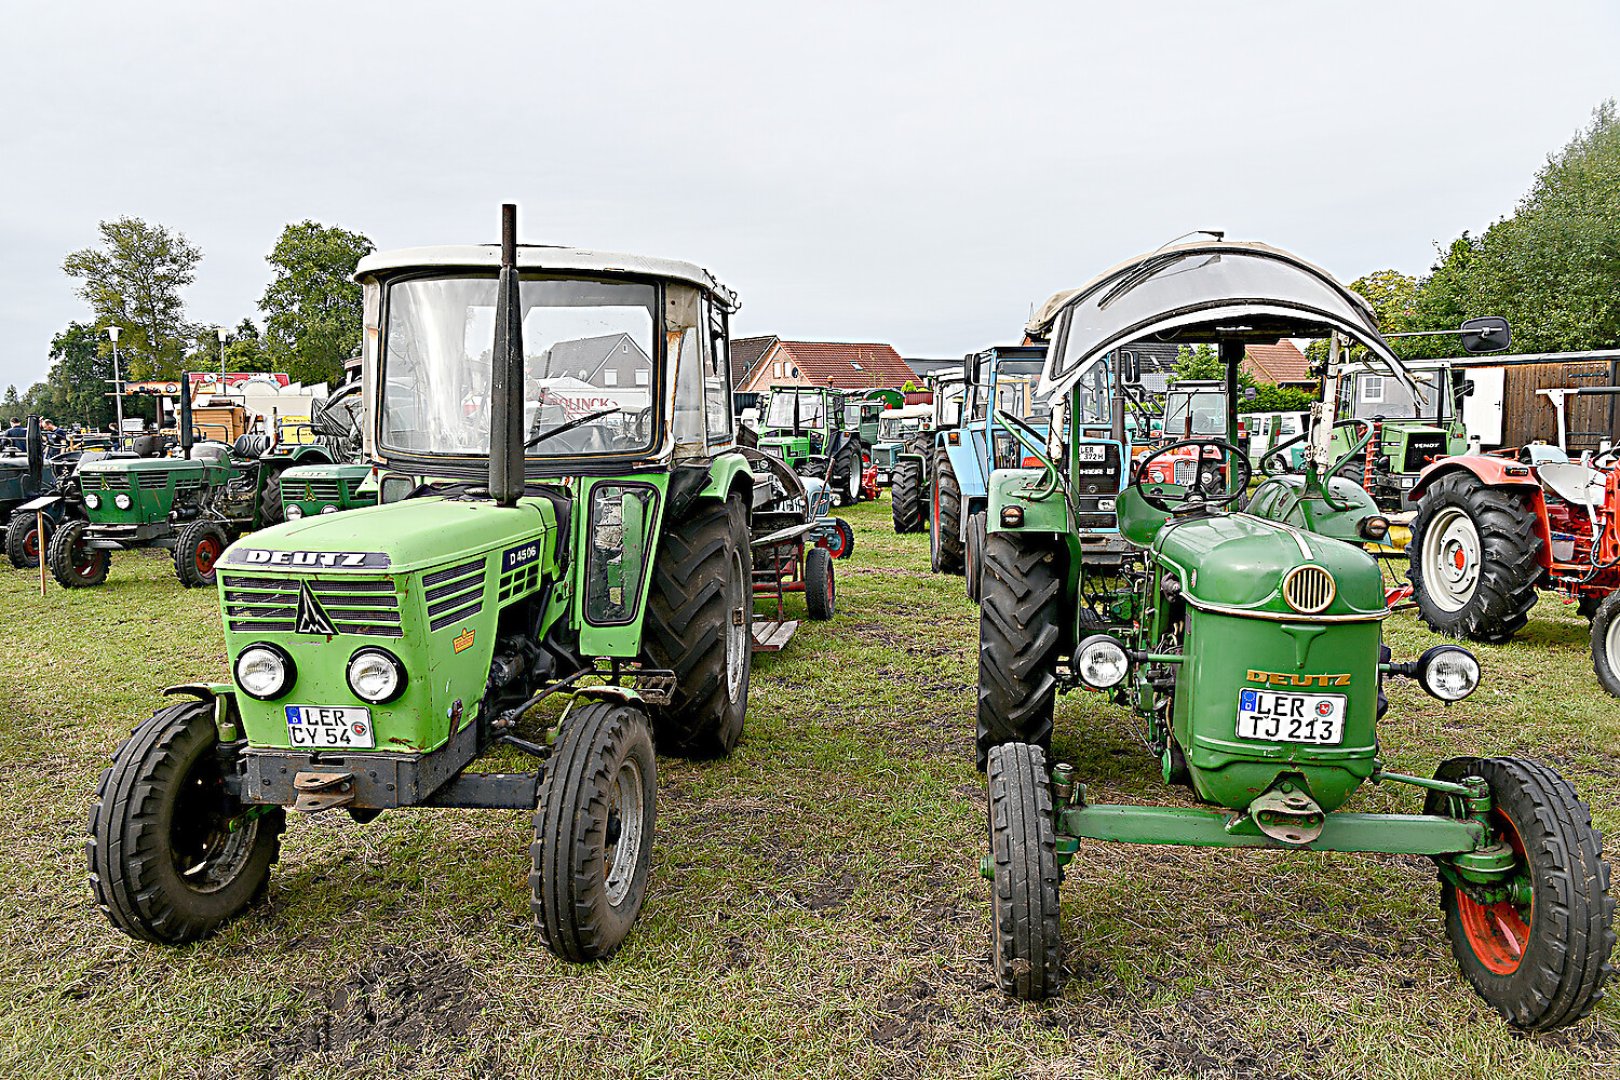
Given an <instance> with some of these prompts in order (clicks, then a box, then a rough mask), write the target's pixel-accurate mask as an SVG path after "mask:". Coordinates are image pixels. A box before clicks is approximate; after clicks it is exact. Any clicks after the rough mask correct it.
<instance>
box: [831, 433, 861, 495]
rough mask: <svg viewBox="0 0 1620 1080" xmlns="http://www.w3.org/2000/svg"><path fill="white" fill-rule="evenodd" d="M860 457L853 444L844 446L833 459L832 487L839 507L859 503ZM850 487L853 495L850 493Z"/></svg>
mask: <svg viewBox="0 0 1620 1080" xmlns="http://www.w3.org/2000/svg"><path fill="white" fill-rule="evenodd" d="M859 462H860V457H859V455H858V452H857V451H856V450H855V447H854V444H853V443H851V444H849V445H846V446H845V447H844V448H843V449H841V450H839V451H838V454H837V456H836V457H834V458H833V471H832V486H833V492H834V494H835V495H837V497H838V505H839V506H854V505H855V504H856V503H858V502H860V501H861V470H860V465H859ZM851 487H853V488H854V494H851V493H850V489H851Z"/></svg>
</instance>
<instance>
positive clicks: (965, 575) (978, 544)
mask: <svg viewBox="0 0 1620 1080" xmlns="http://www.w3.org/2000/svg"><path fill="white" fill-rule="evenodd" d="M988 538H989V532H988V530H987V528H986V526H985V520H984V511H982V510H981V511H979V512H978V513H977V514H974V515H973V516H972V517H970V518H968V527H967V544H966V545H965V546H964V547H963V549H962V579H963V584H964V586H965V587H966V589H967V597H968V599H969V600H971V601H973V602H974V603H975V604H977V603H978V602H979V594H980V593H981V592H982V591H983V590H984V544H985V541H986V540H987V539H988Z"/></svg>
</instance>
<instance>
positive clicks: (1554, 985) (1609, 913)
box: [1425, 758, 1615, 1031]
mask: <svg viewBox="0 0 1620 1080" xmlns="http://www.w3.org/2000/svg"><path fill="white" fill-rule="evenodd" d="M1435 776H1436V777H1438V778H1440V779H1442V780H1454V781H1455V780H1461V779H1462V778H1463V777H1465V776H1480V777H1483V778H1484V779H1485V781H1486V782H1487V783H1488V784H1489V785H1490V789H1491V801H1492V805H1493V808H1494V811H1495V812H1498V813H1500V814H1502V815H1503V816H1504V817H1506V818H1507V819H1508V821H1509V822H1511V823H1512V825H1513V828H1514V829H1515V830H1516V831H1517V832H1518V834H1519V838H1520V839H1521V840H1522V842H1523V844H1524V848H1525V858H1526V861H1527V862H1528V864H1529V870H1530V876H1531V884H1532V888H1533V890H1534V894H1535V898H1536V899H1535V903H1534V908H1533V913H1532V915H1531V919H1530V926H1529V935H1528V939H1527V942H1526V945H1525V948H1524V953H1523V956H1522V959H1521V960H1520V961H1519V963H1518V966H1517V968H1516V969H1515V970H1514V971H1513V972H1511V973H1510V974H1497V973H1495V972H1493V971H1491V970H1490V969H1489V968H1487V967H1486V966H1485V964H1484V963H1483V962H1482V961H1481V960H1480V958H1479V956H1478V955H1477V953H1476V952H1475V950H1474V948H1473V947H1472V946H1471V945H1470V944H1469V940H1468V934H1467V931H1466V930H1465V928H1464V924H1463V920H1462V916H1461V915H1460V914H1459V905H1458V897H1457V893H1456V890H1455V888H1454V887H1453V886H1451V885H1450V884H1449V883H1447V882H1446V881H1445V880H1444V879H1443V878H1442V879H1441V887H1440V907H1441V910H1442V911H1444V912H1445V920H1446V936H1447V938H1449V939H1450V942H1451V952H1452V955H1453V956H1454V957H1455V958H1456V960H1457V963H1458V965H1459V966H1460V967H1461V968H1462V972H1463V975H1464V976H1465V977H1466V978H1467V979H1468V981H1469V983H1470V984H1471V985H1472V986H1473V987H1474V989H1475V990H1476V991H1477V992H1478V993H1479V995H1480V996H1481V997H1482V998H1484V999H1485V1000H1486V1001H1487V1002H1488V1003H1489V1004H1490V1005H1491V1007H1492V1008H1494V1009H1496V1011H1497V1012H1499V1013H1501V1014H1502V1016H1503V1017H1505V1018H1506V1019H1507V1021H1508V1023H1510V1024H1512V1025H1513V1026H1514V1027H1517V1028H1520V1029H1522V1030H1525V1031H1545V1030H1547V1029H1549V1028H1555V1027H1562V1026H1564V1025H1565V1024H1571V1023H1574V1022H1575V1021H1576V1020H1579V1019H1580V1018H1581V1017H1583V1016H1585V1015H1587V1014H1588V1013H1590V1012H1591V1011H1592V1009H1593V1007H1594V1006H1595V1005H1596V1004H1597V1002H1598V1000H1599V999H1600V998H1602V996H1603V984H1604V982H1605V980H1607V978H1608V976H1609V974H1610V972H1611V971H1612V968H1611V967H1610V964H1609V954H1610V952H1611V951H1612V950H1613V949H1614V940H1615V939H1614V926H1613V922H1614V908H1615V902H1614V897H1613V896H1612V895H1610V893H1609V865H1608V863H1607V862H1606V861H1605V860H1604V858H1603V834H1601V833H1599V832H1598V831H1597V830H1596V829H1594V828H1593V827H1592V814H1591V811H1590V809H1588V807H1587V806H1586V804H1585V803H1583V802H1581V801H1580V799H1579V797H1578V796H1577V795H1576V794H1575V789H1574V788H1573V787H1571V786H1570V784H1569V782H1568V781H1566V780H1564V779H1563V778H1562V777H1560V776H1559V775H1558V774H1557V773H1556V772H1554V771H1553V770H1551V769H1549V768H1548V767H1547V766H1545V765H1542V764H1541V763H1539V762H1536V761H1529V760H1526V759H1523V758H1451V759H1449V760H1446V761H1443V762H1441V763H1440V767H1439V769H1437V770H1436V772H1435ZM1444 801H1445V797H1444V796H1443V795H1440V794H1439V793H1431V794H1430V795H1429V796H1428V798H1427V800H1426V804H1427V805H1426V807H1425V808H1426V809H1427V810H1428V812H1429V813H1439V812H1442V808H1443V805H1444Z"/></svg>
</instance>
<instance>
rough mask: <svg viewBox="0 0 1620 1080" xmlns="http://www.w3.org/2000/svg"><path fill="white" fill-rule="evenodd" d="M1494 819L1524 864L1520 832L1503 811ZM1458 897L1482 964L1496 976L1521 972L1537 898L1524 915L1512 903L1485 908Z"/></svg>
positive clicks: (1460, 894)
mask: <svg viewBox="0 0 1620 1080" xmlns="http://www.w3.org/2000/svg"><path fill="white" fill-rule="evenodd" d="M1491 816H1492V817H1493V818H1494V819H1495V820H1496V821H1497V822H1498V829H1497V833H1498V835H1499V836H1501V838H1502V839H1504V840H1506V841H1507V842H1508V845H1509V846H1510V847H1512V848H1513V851H1514V854H1516V855H1517V856H1518V857H1519V859H1520V861H1521V863H1522V862H1523V859H1524V841H1523V840H1521V839H1519V830H1518V829H1516V828H1514V826H1513V822H1512V821H1510V820H1508V817H1507V815H1506V814H1503V813H1502V812H1501V811H1500V810H1497V811H1494V812H1493V813H1492V815H1491ZM1456 895H1457V916H1458V918H1459V920H1460V921H1461V923H1462V929H1463V934H1464V936H1466V937H1467V939H1468V947H1469V948H1470V949H1471V950H1473V953H1474V955H1475V956H1476V957H1477V958H1478V959H1479V962H1480V963H1481V964H1484V965H1485V968H1486V970H1488V971H1490V972H1491V973H1492V974H1494V975H1512V974H1513V973H1514V972H1515V971H1518V970H1519V966H1520V965H1521V964H1523V963H1524V954H1525V952H1526V951H1527V950H1528V949H1529V947H1530V927H1531V924H1533V923H1534V922H1535V919H1536V908H1535V896H1534V894H1532V895H1531V901H1530V904H1529V906H1528V908H1527V909H1526V910H1525V911H1523V912H1521V911H1520V909H1519V907H1518V906H1517V905H1516V904H1514V903H1513V902H1512V901H1511V900H1501V901H1498V902H1496V903H1494V904H1482V903H1480V902H1479V901H1478V900H1475V899H1473V898H1472V897H1470V896H1468V895H1467V894H1466V893H1464V892H1463V891H1462V890H1460V889H1459V890H1458V891H1457V894H1456Z"/></svg>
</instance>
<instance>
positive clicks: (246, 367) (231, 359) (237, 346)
mask: <svg viewBox="0 0 1620 1080" xmlns="http://www.w3.org/2000/svg"><path fill="white" fill-rule="evenodd" d="M219 359H220V357H219V328H218V327H214V326H197V327H193V328H192V336H191V341H190V342H189V344H188V346H187V349H186V370H187V371H218V370H219ZM225 368H226V370H227V371H269V370H270V357H269V355H268V352H267V350H266V348H265V341H264V335H263V334H261V333H260V332H259V328H258V326H256V325H255V324H254V322H253V320H252V319H243V320H242V321H241V322H240V323H238V324H237V326H236V329H235V330H227V331H226V332H225Z"/></svg>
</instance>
